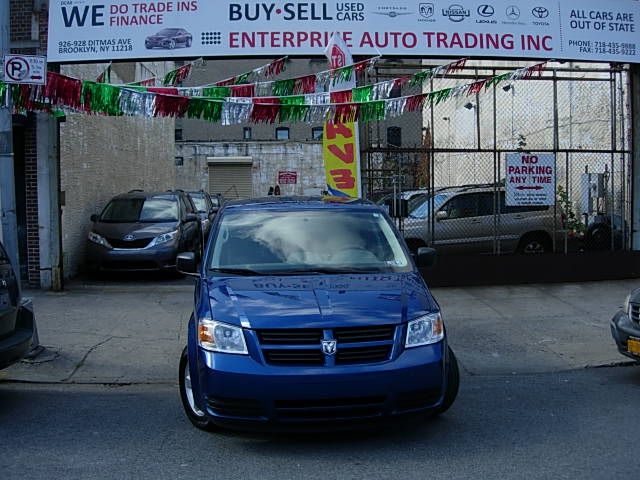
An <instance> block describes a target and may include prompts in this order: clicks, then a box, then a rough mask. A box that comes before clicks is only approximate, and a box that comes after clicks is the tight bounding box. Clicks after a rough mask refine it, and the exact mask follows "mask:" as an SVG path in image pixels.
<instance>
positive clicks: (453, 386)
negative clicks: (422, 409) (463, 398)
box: [434, 347, 460, 415]
mask: <svg viewBox="0 0 640 480" xmlns="http://www.w3.org/2000/svg"><path fill="white" fill-rule="evenodd" d="M447 351H448V354H449V369H448V370H447V389H446V391H445V392H444V400H443V402H442V405H440V406H439V407H438V408H437V409H436V411H435V412H434V414H435V415H440V414H442V413H444V412H446V411H447V410H449V408H450V407H451V405H453V402H454V401H455V399H456V397H457V396H458V389H459V388H460V369H459V368H458V359H457V358H456V356H455V355H454V354H453V350H451V347H447Z"/></svg>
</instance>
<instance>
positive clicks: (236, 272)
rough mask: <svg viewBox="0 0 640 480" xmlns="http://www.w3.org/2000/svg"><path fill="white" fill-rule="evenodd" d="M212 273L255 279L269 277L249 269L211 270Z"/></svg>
mask: <svg viewBox="0 0 640 480" xmlns="http://www.w3.org/2000/svg"><path fill="white" fill-rule="evenodd" d="M210 271H211V272H213V273H228V274H230V275H244V276H247V277H253V276H258V275H268V274H265V273H263V272H256V271H255V270H250V269H248V268H211V269H210Z"/></svg>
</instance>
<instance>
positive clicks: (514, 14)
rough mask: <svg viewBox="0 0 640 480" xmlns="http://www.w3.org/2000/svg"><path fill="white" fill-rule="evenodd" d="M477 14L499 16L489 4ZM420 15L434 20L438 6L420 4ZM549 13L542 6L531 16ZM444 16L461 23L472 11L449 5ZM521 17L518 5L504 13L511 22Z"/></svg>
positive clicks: (541, 15) (539, 17) (544, 16)
mask: <svg viewBox="0 0 640 480" xmlns="http://www.w3.org/2000/svg"><path fill="white" fill-rule="evenodd" d="M476 12H477V14H478V16H479V17H482V18H485V19H487V18H493V17H495V16H497V12H496V9H495V7H494V6H493V5H491V4H488V3H486V4H483V5H480V6H478V8H477V9H476ZM418 13H419V14H420V16H421V17H423V18H433V17H435V16H436V15H437V11H436V6H435V4H434V3H420V4H419V6H418ZM549 13H550V12H549V9H547V8H545V7H541V6H536V7H534V8H533V9H532V10H531V15H532V16H533V17H534V18H536V19H539V20H540V19H545V18H547V17H549ZM390 16H391V15H390ZM442 16H443V17H446V18H448V19H449V20H451V21H452V22H455V23H459V22H462V21H464V20H465V19H466V18H468V17H471V10H470V9H468V8H465V7H464V6H462V5H460V4H455V3H454V4H451V5H449V7H447V8H443V9H442ZM521 17H522V10H521V9H520V7H518V6H516V5H509V6H508V7H507V8H506V9H505V11H504V18H505V19H507V20H509V21H517V20H520V18H521ZM482 23H484V22H482Z"/></svg>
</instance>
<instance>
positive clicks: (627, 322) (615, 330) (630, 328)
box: [611, 310, 640, 362]
mask: <svg viewBox="0 0 640 480" xmlns="http://www.w3.org/2000/svg"><path fill="white" fill-rule="evenodd" d="M611 335H612V336H613V339H614V340H615V342H616V346H617V347H618V351H619V352H620V353H621V354H623V355H625V356H627V357H629V358H632V359H634V360H636V361H637V362H640V356H638V355H634V354H632V353H630V352H629V349H628V346H627V345H628V343H627V342H628V341H629V337H632V338H635V339H640V325H638V324H636V323H634V322H632V321H631V319H630V318H629V315H627V312H625V311H624V310H620V311H618V313H616V314H615V316H614V317H613V319H612V320H611Z"/></svg>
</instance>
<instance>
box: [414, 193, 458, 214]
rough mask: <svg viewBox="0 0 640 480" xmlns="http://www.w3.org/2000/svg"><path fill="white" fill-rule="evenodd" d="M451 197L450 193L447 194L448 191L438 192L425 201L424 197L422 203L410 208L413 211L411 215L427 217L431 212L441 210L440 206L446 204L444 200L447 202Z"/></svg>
mask: <svg viewBox="0 0 640 480" xmlns="http://www.w3.org/2000/svg"><path fill="white" fill-rule="evenodd" d="M449 198H450V195H447V194H446V193H437V194H435V195H434V196H433V197H431V198H429V199H428V200H427V201H424V199H422V201H423V203H422V205H419V206H418V207H416V208H414V210H410V212H411V213H410V214H409V217H410V218H427V217H428V216H429V212H431V211H433V212H437V211H438V210H440V207H442V205H444V202H446V201H447V200H448V199H449Z"/></svg>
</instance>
